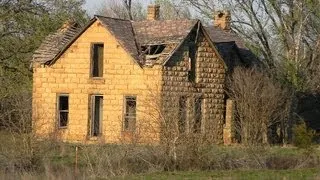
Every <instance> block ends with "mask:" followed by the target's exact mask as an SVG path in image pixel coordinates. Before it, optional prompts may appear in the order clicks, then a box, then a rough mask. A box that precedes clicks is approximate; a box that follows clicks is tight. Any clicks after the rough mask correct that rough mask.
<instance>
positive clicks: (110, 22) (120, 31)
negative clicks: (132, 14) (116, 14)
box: [95, 16, 140, 62]
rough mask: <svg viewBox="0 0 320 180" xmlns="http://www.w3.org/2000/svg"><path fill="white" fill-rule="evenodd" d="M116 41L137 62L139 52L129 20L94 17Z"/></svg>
mask: <svg viewBox="0 0 320 180" xmlns="http://www.w3.org/2000/svg"><path fill="white" fill-rule="evenodd" d="M95 17H96V18H97V19H98V20H99V21H100V22H101V23H102V24H103V25H104V26H105V27H106V28H107V29H108V30H109V31H110V32H111V34H112V35H113V36H114V37H115V38H116V39H117V40H118V42H119V43H120V44H121V46H122V47H123V48H124V49H125V50H126V51H127V52H128V53H129V54H130V55H131V56H132V57H133V58H134V59H135V60H136V61H138V62H140V58H139V50H138V46H137V44H136V39H135V34H134V31H133V27H132V23H131V21H129V20H123V19H116V18H110V17H104V16H95Z"/></svg>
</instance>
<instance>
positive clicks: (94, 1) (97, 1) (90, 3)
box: [84, 0, 106, 16]
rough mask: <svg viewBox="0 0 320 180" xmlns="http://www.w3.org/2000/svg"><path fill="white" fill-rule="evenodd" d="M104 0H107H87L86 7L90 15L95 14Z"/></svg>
mask: <svg viewBox="0 0 320 180" xmlns="http://www.w3.org/2000/svg"><path fill="white" fill-rule="evenodd" d="M103 1H106V0H86V3H85V5H84V8H85V9H86V10H87V12H88V14H89V15H91V16H92V15H94V14H95V12H96V11H97V9H99V6H101V5H102V4H103Z"/></svg>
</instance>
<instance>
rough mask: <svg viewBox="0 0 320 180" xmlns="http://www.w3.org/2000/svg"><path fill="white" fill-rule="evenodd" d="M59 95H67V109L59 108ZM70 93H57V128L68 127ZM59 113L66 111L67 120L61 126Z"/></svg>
mask: <svg viewBox="0 0 320 180" xmlns="http://www.w3.org/2000/svg"><path fill="white" fill-rule="evenodd" d="M60 97H67V98H68V109H67V110H60ZM69 105H70V95H69V94H68V93H59V94H57V112H56V115H57V118H56V119H57V121H58V124H57V125H58V128H59V129H66V128H68V124H69V113H70V107H69ZM61 113H67V122H66V125H65V126H61V116H60V114H61Z"/></svg>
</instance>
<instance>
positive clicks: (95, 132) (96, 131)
mask: <svg viewBox="0 0 320 180" xmlns="http://www.w3.org/2000/svg"><path fill="white" fill-rule="evenodd" d="M102 105H103V96H100V95H93V96H91V129H90V135H91V136H99V135H100V134H101V124H102V112H103V111H102Z"/></svg>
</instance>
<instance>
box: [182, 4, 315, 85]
mask: <svg viewBox="0 0 320 180" xmlns="http://www.w3.org/2000/svg"><path fill="white" fill-rule="evenodd" d="M184 2H185V3H187V4H188V5H191V6H192V7H193V8H194V9H196V10H197V11H198V12H200V13H201V14H202V15H203V16H204V17H205V18H208V17H209V18H211V17H212V12H213V10H214V8H216V6H219V8H221V7H222V8H226V9H229V10H231V11H232V28H233V30H234V31H235V32H237V33H238V34H240V35H241V36H242V37H244V38H245V40H246V41H247V42H249V43H248V45H249V46H250V47H251V49H252V50H253V51H254V52H255V53H256V54H257V55H258V56H259V57H260V58H261V59H262V60H263V62H264V63H265V65H266V66H267V67H269V68H271V69H274V68H277V70H278V71H280V72H281V73H283V76H284V77H285V80H286V81H288V82H289V83H290V84H292V85H293V86H294V87H295V88H296V89H298V90H303V89H304V88H306V84H304V82H306V81H305V77H306V76H308V75H310V74H308V73H309V72H308V71H309V70H310V69H312V67H313V64H314V63H316V62H315V61H317V59H316V57H318V51H317V50H316V49H317V47H319V37H318V34H319V30H320V29H319V23H320V19H319V13H318V12H317V9H318V8H319V7H320V4H319V1H308V0H284V1H274V0H259V1H258V0H248V1H244V0H226V1H222V0H184Z"/></svg>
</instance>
